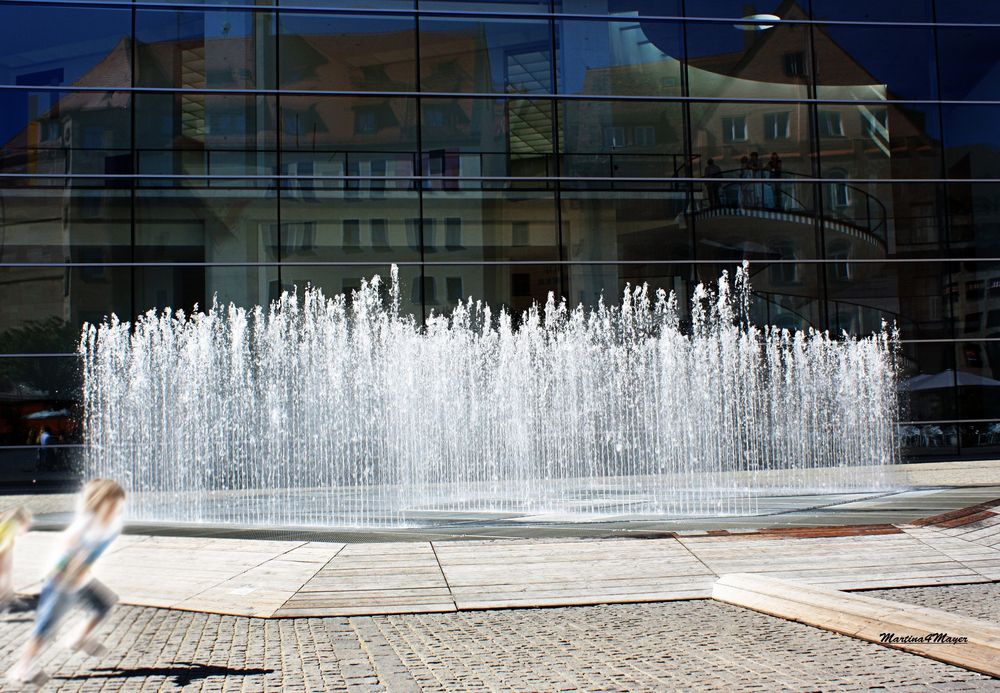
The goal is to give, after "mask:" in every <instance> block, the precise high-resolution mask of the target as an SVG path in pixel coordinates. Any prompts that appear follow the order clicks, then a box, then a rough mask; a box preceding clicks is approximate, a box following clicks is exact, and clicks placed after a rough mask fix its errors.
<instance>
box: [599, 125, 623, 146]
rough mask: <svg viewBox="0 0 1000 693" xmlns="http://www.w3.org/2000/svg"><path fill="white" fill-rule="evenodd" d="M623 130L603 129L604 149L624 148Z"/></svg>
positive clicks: (616, 127)
mask: <svg viewBox="0 0 1000 693" xmlns="http://www.w3.org/2000/svg"><path fill="white" fill-rule="evenodd" d="M625 144H626V143H625V128H623V127H621V126H614V127H606V128H604V148H605V149H619V148H620V147H624V146H625Z"/></svg>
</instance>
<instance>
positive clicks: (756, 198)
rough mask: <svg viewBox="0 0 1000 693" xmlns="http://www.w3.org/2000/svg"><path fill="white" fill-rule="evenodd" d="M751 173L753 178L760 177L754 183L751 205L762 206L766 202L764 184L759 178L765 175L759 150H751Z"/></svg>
mask: <svg viewBox="0 0 1000 693" xmlns="http://www.w3.org/2000/svg"><path fill="white" fill-rule="evenodd" d="M750 173H751V176H750V177H751V178H755V179H758V180H755V181H754V182H753V185H752V190H753V195H752V198H751V203H750V206H751V207H754V208H760V207H762V206H763V204H764V184H763V183H762V182H760V180H759V179H760V178H763V177H764V166H763V165H762V163H761V160H760V155H759V154H758V153H757V152H750Z"/></svg>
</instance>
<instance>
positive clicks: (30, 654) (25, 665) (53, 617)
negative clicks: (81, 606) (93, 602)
mask: <svg viewBox="0 0 1000 693" xmlns="http://www.w3.org/2000/svg"><path fill="white" fill-rule="evenodd" d="M72 605H73V594H72V593H69V592H64V591H62V590H60V589H58V588H56V586H55V585H53V584H52V583H51V582H50V583H46V585H45V587H43V588H42V594H41V595H40V596H39V598H38V613H37V615H36V617H35V629H34V631H32V634H31V639H30V640H28V644H27V646H25V648H24V654H23V655H21V660H20V661H19V662H18V664H17V666H16V667H15V670H17V671H18V672H19V676H20V677H21V678H24V677H26V676H30V674H31V672H32V670H33V669H34V668H35V660H36V659H38V655H39V653H40V652H41V651H42V646H43V645H44V644H45V641H46V640H47V639H48V638H49V636H50V635H51V634H52V633H53V632H54V630H55V627H56V626H57V625H58V624H59V621H60V620H62V617H63V616H65V615H66V612H67V611H68V610H69V608H70V607H71V606H72Z"/></svg>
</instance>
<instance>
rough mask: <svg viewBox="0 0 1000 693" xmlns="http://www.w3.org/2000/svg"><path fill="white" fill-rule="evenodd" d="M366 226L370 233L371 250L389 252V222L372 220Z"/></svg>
mask: <svg viewBox="0 0 1000 693" xmlns="http://www.w3.org/2000/svg"><path fill="white" fill-rule="evenodd" d="M368 225H369V228H370V229H371V232H372V248H373V249H374V250H389V222H388V221H387V220H385V219H372V220H371V221H370V222H368Z"/></svg>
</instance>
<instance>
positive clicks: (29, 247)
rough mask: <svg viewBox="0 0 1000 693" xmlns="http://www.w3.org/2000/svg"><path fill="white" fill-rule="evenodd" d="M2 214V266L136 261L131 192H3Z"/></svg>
mask: <svg viewBox="0 0 1000 693" xmlns="http://www.w3.org/2000/svg"><path fill="white" fill-rule="evenodd" d="M0 211H2V213H3V229H2V231H0V233H2V239H3V240H2V243H0V262H12V263H26V262H39V263H41V262H86V263H102V262H125V261H128V260H129V259H131V252H132V251H131V247H130V244H131V223H130V220H131V194H130V192H129V191H128V190H122V189H119V188H103V189H101V188H97V189H93V190H86V189H82V190H79V189H69V190H67V189H64V188H41V187H38V188H5V189H0ZM0 353H2V351H0Z"/></svg>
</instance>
